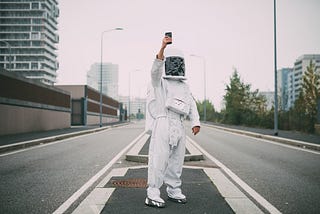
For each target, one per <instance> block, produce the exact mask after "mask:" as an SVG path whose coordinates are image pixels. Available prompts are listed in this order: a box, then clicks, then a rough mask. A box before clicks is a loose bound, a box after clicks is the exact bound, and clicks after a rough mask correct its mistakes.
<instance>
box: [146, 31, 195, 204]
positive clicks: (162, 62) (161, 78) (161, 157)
mask: <svg viewBox="0 0 320 214" xmlns="http://www.w3.org/2000/svg"><path fill="white" fill-rule="evenodd" d="M171 41H172V39H171V38H170V37H167V36H166V37H164V38H163V40H162V46H161V48H160V50H159V52H158V54H157V55H156V59H155V60H154V62H153V66H152V69H151V85H152V87H150V88H149V91H148V99H147V121H146V124H147V126H148V127H146V128H147V129H149V131H150V133H151V141H150V146H149V162H148V188H147V197H146V199H145V204H146V205H148V206H153V207H158V208H162V207H165V201H164V200H163V199H162V198H161V197H160V187H161V186H162V185H163V183H165V184H166V186H167V189H166V190H167V193H168V199H169V200H171V201H174V202H177V203H182V204H184V203H186V202H187V198H186V196H185V195H184V194H183V193H182V190H181V178H180V177H181V174H182V167H183V162H184V155H185V144H186V133H185V127H184V124H183V121H184V119H185V118H186V117H187V116H189V118H190V121H191V127H192V132H193V134H194V135H196V134H197V133H199V131H200V121H199V113H198V110H197V106H196V103H195V100H194V98H193V96H192V95H191V92H190V90H189V87H188V85H187V84H186V83H185V81H184V80H185V79H186V78H185V64H184V58H183V54H182V52H181V51H179V50H174V49H171V50H170V49H167V50H166V57H165V56H164V52H165V49H166V47H167V43H168V42H171ZM163 67H165V73H164V75H163Z"/></svg>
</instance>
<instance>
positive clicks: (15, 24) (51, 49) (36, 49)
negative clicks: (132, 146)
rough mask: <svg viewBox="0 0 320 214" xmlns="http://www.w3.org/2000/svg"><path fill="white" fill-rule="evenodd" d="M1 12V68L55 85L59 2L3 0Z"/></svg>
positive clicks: (51, 0)
mask: <svg viewBox="0 0 320 214" xmlns="http://www.w3.org/2000/svg"><path fill="white" fill-rule="evenodd" d="M0 14H1V15H0V29H1V30H0V68H4V69H6V70H8V71H11V72H16V73H18V74H21V75H23V76H25V77H27V78H30V79H36V80H38V81H39V82H42V83H45V84H47V85H53V84H54V83H55V82H56V77H57V70H58V66H59V64H58V61H57V53H56V51H57V43H58V42H59V36H58V34H57V30H58V28H57V24H58V22H57V18H58V16H59V9H58V1H57V0H5V1H0Z"/></svg>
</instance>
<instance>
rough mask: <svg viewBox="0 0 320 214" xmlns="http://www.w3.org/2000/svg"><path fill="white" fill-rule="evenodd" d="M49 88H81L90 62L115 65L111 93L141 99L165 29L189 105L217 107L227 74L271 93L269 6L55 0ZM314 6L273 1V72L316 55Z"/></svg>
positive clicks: (306, 0) (256, 0) (319, 32)
mask: <svg viewBox="0 0 320 214" xmlns="http://www.w3.org/2000/svg"><path fill="white" fill-rule="evenodd" d="M59 8H60V17H59V32H58V33H59V36H60V43H59V45H58V48H59V50H58V55H59V58H58V60H59V63H60V68H59V70H58V82H57V84H86V73H87V71H88V70H89V69H90V66H91V64H93V63H95V62H100V41H101V40H100V39H101V32H102V31H104V30H108V29H113V28H116V27H122V28H124V30H123V31H112V32H108V33H105V34H104V39H103V42H104V45H103V51H104V56H103V62H111V63H114V64H118V65H119V93H120V95H128V91H129V90H128V83H129V78H128V75H129V73H130V72H131V94H133V95H134V96H141V97H142V96H144V95H145V90H146V85H147V84H148V82H149V81H150V74H149V72H150V68H151V65H152V62H153V59H154V57H155V54H156V53H157V51H158V49H159V48H160V45H161V40H162V37H163V35H164V32H166V31H172V32H173V44H172V47H175V48H179V49H181V50H183V52H184V54H185V60H186V69H187V71H186V72H187V77H188V83H189V84H190V88H191V90H192V92H193V94H194V96H195V98H196V99H199V100H202V99H203V94H204V84H203V70H204V69H203V61H202V59H201V58H195V57H191V56H190V55H191V54H195V55H199V56H202V57H204V59H205V62H206V74H207V99H209V100H210V101H212V102H213V104H214V107H215V108H216V109H218V110H220V108H221V104H222V99H223V95H224V94H225V88H226V84H228V83H229V79H230V76H231V74H232V72H233V68H237V70H238V72H239V74H240V76H241V78H242V80H243V81H244V82H245V83H249V84H251V85H252V89H259V90H260V91H273V88H274V43H273V0H162V1H155V0H90V1H79V0H63V1H59ZM319 11H320V1H319V0H277V45H278V68H283V67H293V64H294V61H295V60H296V59H297V58H298V57H299V56H301V55H303V54H320V27H319V26H320V12H319Z"/></svg>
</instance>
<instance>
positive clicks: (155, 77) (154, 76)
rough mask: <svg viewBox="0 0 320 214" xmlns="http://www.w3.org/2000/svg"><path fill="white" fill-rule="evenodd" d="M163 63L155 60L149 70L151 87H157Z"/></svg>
mask: <svg viewBox="0 0 320 214" xmlns="http://www.w3.org/2000/svg"><path fill="white" fill-rule="evenodd" d="M163 64H164V61H163V60H160V59H155V60H154V61H153V65H152V68H151V83H152V86H153V87H159V86H160V82H161V77H162V68H163Z"/></svg>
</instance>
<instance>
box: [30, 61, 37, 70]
mask: <svg viewBox="0 0 320 214" xmlns="http://www.w3.org/2000/svg"><path fill="white" fill-rule="evenodd" d="M31 69H32V70H35V69H38V63H37V62H32V63H31Z"/></svg>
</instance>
